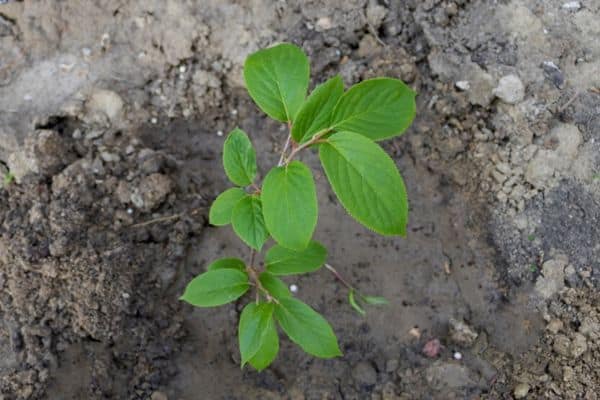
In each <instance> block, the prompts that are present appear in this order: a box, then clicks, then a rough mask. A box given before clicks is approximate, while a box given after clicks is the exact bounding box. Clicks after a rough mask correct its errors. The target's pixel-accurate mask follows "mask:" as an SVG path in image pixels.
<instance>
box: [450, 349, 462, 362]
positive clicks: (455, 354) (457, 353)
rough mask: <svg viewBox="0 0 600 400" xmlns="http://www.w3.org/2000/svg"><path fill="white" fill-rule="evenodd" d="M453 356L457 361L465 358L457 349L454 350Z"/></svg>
mask: <svg viewBox="0 0 600 400" xmlns="http://www.w3.org/2000/svg"><path fill="white" fill-rule="evenodd" d="M452 357H453V358H454V359H455V360H457V361H460V360H462V358H463V355H462V353H461V352H458V351H455V352H454V354H453V355H452Z"/></svg>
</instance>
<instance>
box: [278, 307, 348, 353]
mask: <svg viewBox="0 0 600 400" xmlns="http://www.w3.org/2000/svg"><path fill="white" fill-rule="evenodd" d="M275 319H276V320H277V321H278V322H279V325H280V326H281V328H282V329H283V330H284V331H285V333H286V334H287V335H288V336H289V338H290V339H291V340H292V341H293V342H294V343H296V344H297V345H298V346H300V347H301V348H302V350H304V351H305V352H307V353H309V354H312V355H314V356H317V357H321V358H333V357H337V356H341V355H342V352H341V351H340V348H339V346H338V342H337V338H336V337H335V334H334V333H333V330H332V329H331V326H329V323H328V322H327V321H326V320H325V318H323V317H322V316H321V315H320V314H319V313H317V312H316V311H315V310H313V309H312V308H310V307H309V306H308V305H306V304H304V303H303V302H301V301H300V300H297V299H295V298H293V297H287V298H281V299H279V304H276V305H275Z"/></svg>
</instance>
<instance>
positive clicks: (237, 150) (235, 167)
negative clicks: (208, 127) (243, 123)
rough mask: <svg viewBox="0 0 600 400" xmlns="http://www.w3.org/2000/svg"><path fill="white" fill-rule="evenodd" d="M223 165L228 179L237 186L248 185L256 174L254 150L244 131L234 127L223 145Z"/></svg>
mask: <svg viewBox="0 0 600 400" xmlns="http://www.w3.org/2000/svg"><path fill="white" fill-rule="evenodd" d="M223 166H224V167H225V173H226V174H227V177H228V178H229V180H230V181H231V182H233V183H235V184H236V185H238V186H248V185H250V184H251V183H252V182H253V181H254V177H255V176H256V152H255V151H254V147H252V143H250V139H249V138H248V135H246V133H245V132H244V131H243V130H241V129H239V128H235V129H234V130H233V131H231V133H229V135H228V136H227V139H225V144H224V145H223Z"/></svg>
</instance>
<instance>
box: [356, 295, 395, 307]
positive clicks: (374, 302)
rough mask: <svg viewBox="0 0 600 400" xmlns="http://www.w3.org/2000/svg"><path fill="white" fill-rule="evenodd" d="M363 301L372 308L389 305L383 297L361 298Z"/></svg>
mask: <svg viewBox="0 0 600 400" xmlns="http://www.w3.org/2000/svg"><path fill="white" fill-rule="evenodd" d="M361 299H362V300H363V301H364V302H365V303H367V304H368V305H370V306H384V305H387V304H389V302H388V301H387V300H386V299H385V297H381V296H361Z"/></svg>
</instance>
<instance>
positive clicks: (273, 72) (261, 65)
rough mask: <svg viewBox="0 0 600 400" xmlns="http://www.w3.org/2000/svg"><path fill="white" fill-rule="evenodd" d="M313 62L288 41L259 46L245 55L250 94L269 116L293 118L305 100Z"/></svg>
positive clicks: (284, 118)
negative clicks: (248, 54) (259, 48)
mask: <svg viewBox="0 0 600 400" xmlns="http://www.w3.org/2000/svg"><path fill="white" fill-rule="evenodd" d="M309 75H310V65H309V62H308V58H307V57H306V55H305V54H304V52H303V51H302V50H301V49H300V48H298V47H297V46H294V45H292V44H289V43H283V44H280V45H277V46H273V47H270V48H268V49H264V50H259V51H257V52H256V53H253V54H251V55H250V56H248V58H246V62H245V64H244V80H245V81H246V87H247V88H248V92H249V93H250V97H252V99H253V100H254V102H255V103H256V104H257V105H258V106H259V107H260V109H261V110H263V111H264V112H265V113H266V114H267V115H268V116H270V117H271V118H274V119H276V120H278V121H282V122H288V121H289V122H292V121H294V118H295V116H296V114H297V113H298V110H299V109H300V107H301V106H302V103H303V102H304V97H305V96H306V91H307V89H308V79H309Z"/></svg>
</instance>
